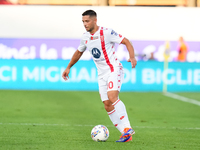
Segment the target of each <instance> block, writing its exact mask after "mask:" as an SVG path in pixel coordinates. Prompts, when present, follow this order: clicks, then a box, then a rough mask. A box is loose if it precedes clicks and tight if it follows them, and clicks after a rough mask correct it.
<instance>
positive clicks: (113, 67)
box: [62, 10, 137, 142]
mask: <svg viewBox="0 0 200 150" xmlns="http://www.w3.org/2000/svg"><path fill="white" fill-rule="evenodd" d="M82 21H83V25H84V27H85V29H86V31H87V32H86V33H84V34H83V36H82V38H81V42H80V45H79V47H78V49H77V50H76V52H75V53H74V55H73V56H72V58H71V60H70V62H69V64H68V66H67V68H66V69H65V71H64V72H63V74H62V77H63V79H64V80H67V79H68V78H69V76H68V75H69V73H70V68H71V67H72V66H73V65H74V64H75V63H76V62H77V61H78V60H79V59H80V57H81V56H82V54H83V52H84V51H85V50H86V48H87V49H88V50H89V52H90V53H91V55H92V56H93V60H94V63H95V64H96V67H97V71H98V84H99V93H100V97H101V100H102V102H103V103H104V107H105V110H106V111H107V113H108V115H109V117H110V119H111V121H112V122H113V124H114V125H115V126H116V128H117V129H118V130H119V131H120V132H121V134H122V135H121V136H120V139H119V140H118V141H116V142H128V141H131V140H132V135H133V134H135V131H134V130H133V129H132V128H131V125H130V122H129V119H128V115H127V112H126V108H125V105H124V103H123V102H122V101H121V100H120V99H119V91H120V89H121V85H122V81H123V78H124V73H123V66H122V64H121V63H120V62H119V60H118V59H117V58H116V54H115V48H114V47H115V43H118V44H120V43H121V44H124V45H126V48H127V50H128V52H129V56H130V58H129V59H128V62H131V66H132V68H135V66H136V64H137V61H136V59H135V54H134V48H133V46H132V44H131V43H130V41H129V40H128V39H127V38H125V37H124V36H122V35H120V34H118V33H116V32H115V31H114V30H112V29H109V28H104V27H100V26H98V25H97V14H96V12H95V11H93V10H87V11H85V12H84V13H83V14H82Z"/></svg>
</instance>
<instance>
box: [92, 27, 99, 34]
mask: <svg viewBox="0 0 200 150" xmlns="http://www.w3.org/2000/svg"><path fill="white" fill-rule="evenodd" d="M98 30H99V26H97V25H96V26H95V27H94V30H92V31H91V32H90V34H92V35H93V34H94V33H95V32H97V31H98Z"/></svg>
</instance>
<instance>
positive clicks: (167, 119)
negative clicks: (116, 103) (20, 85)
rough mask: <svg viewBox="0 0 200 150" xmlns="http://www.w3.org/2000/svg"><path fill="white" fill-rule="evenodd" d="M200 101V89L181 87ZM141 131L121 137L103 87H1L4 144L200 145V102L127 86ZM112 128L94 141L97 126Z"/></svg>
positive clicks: (78, 149)
mask: <svg viewBox="0 0 200 150" xmlns="http://www.w3.org/2000/svg"><path fill="white" fill-rule="evenodd" d="M177 94H179V95H182V96H185V97H188V98H192V99H196V100H198V101H200V93H177ZM120 99H121V100H122V101H123V102H124V103H125V105H126V108H127V112H128V115H129V119H130V122H131V124H132V127H133V129H134V130H135V132H136V134H135V135H134V136H133V140H132V141H131V142H128V143H116V142H115V141H116V140H118V139H119V136H120V133H119V131H118V130H117V129H116V128H115V127H114V125H112V122H111V121H110V119H109V117H108V115H107V113H106V111H105V110H104V106H103V104H102V102H101V100H100V97H99V94H98V92H83V91H82V92H80V91H11V90H0V150H27V149H32V150H33V149H35V150H37V149H38V150H172V149H173V150H199V149H200V106H198V105H194V104H190V103H186V102H182V101H179V100H175V99H172V98H169V97H166V96H164V95H163V94H162V93H148V92H147V93H137V92H121V93H120ZM98 124H103V125H106V126H107V127H108V129H109V131H110V137H109V139H108V140H107V141H106V142H94V141H93V140H92V139H91V136H90V132H91V130H92V128H93V126H95V125H98Z"/></svg>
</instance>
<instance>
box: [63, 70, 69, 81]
mask: <svg viewBox="0 0 200 150" xmlns="http://www.w3.org/2000/svg"><path fill="white" fill-rule="evenodd" d="M69 72H70V69H68V68H66V69H65V71H64V72H63V73H62V77H63V79H64V80H65V81H66V80H68V79H69Z"/></svg>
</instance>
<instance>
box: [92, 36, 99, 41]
mask: <svg viewBox="0 0 200 150" xmlns="http://www.w3.org/2000/svg"><path fill="white" fill-rule="evenodd" d="M98 38H99V37H98V36H91V38H90V39H91V40H96V39H98Z"/></svg>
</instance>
